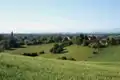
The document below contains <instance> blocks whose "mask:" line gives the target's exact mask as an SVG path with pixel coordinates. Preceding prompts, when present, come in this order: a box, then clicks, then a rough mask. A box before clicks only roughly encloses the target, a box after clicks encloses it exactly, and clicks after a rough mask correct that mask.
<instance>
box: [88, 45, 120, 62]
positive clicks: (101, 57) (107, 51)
mask: <svg viewBox="0 0 120 80" xmlns="http://www.w3.org/2000/svg"><path fill="white" fill-rule="evenodd" d="M89 60H91V61H120V46H110V47H107V48H104V49H102V50H101V51H100V54H97V55H96V56H93V58H91V59H89Z"/></svg>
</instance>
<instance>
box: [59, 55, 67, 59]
mask: <svg viewBox="0 0 120 80" xmlns="http://www.w3.org/2000/svg"><path fill="white" fill-rule="evenodd" d="M58 59H61V60H67V58H66V57H65V56H62V57H59V58H58Z"/></svg>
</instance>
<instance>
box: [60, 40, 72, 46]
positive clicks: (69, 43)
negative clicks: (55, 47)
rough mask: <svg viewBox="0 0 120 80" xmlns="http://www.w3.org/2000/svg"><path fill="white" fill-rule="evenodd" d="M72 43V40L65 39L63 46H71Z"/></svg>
mask: <svg viewBox="0 0 120 80" xmlns="http://www.w3.org/2000/svg"><path fill="white" fill-rule="evenodd" d="M72 44H73V43H72V41H65V42H62V44H61V46H63V47H66V46H70V45H72Z"/></svg>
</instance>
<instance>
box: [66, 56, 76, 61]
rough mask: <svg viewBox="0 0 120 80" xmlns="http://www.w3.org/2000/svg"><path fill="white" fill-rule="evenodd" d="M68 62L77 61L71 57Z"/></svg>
mask: <svg viewBox="0 0 120 80" xmlns="http://www.w3.org/2000/svg"><path fill="white" fill-rule="evenodd" d="M67 60H71V61H76V60H75V59H74V58H72V57H70V58H68V59H67Z"/></svg>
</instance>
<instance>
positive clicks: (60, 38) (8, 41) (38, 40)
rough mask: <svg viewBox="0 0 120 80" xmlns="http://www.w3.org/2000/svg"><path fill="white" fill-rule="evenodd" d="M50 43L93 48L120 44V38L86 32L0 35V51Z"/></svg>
mask: <svg viewBox="0 0 120 80" xmlns="http://www.w3.org/2000/svg"><path fill="white" fill-rule="evenodd" d="M48 43H61V46H63V47H66V46H70V45H72V44H76V45H82V46H89V47H92V48H96V47H97V48H102V47H107V46H109V45H119V44H120V39H119V38H116V37H105V38H104V39H103V38H100V37H97V36H94V35H93V36H88V35H85V34H80V35H47V36H46V35H39V36H34V35H33V36H31V35H29V36H25V35H21V36H18V35H16V36H14V34H13V32H12V33H11V35H9V36H7V37H5V36H4V35H2V34H1V35H0V51H3V50H5V49H10V48H18V47H21V46H22V45H40V44H48ZM56 46H59V48H56V47H54V48H53V49H51V52H56V51H55V50H54V49H57V52H60V51H59V50H61V51H62V47H60V45H56Z"/></svg>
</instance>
